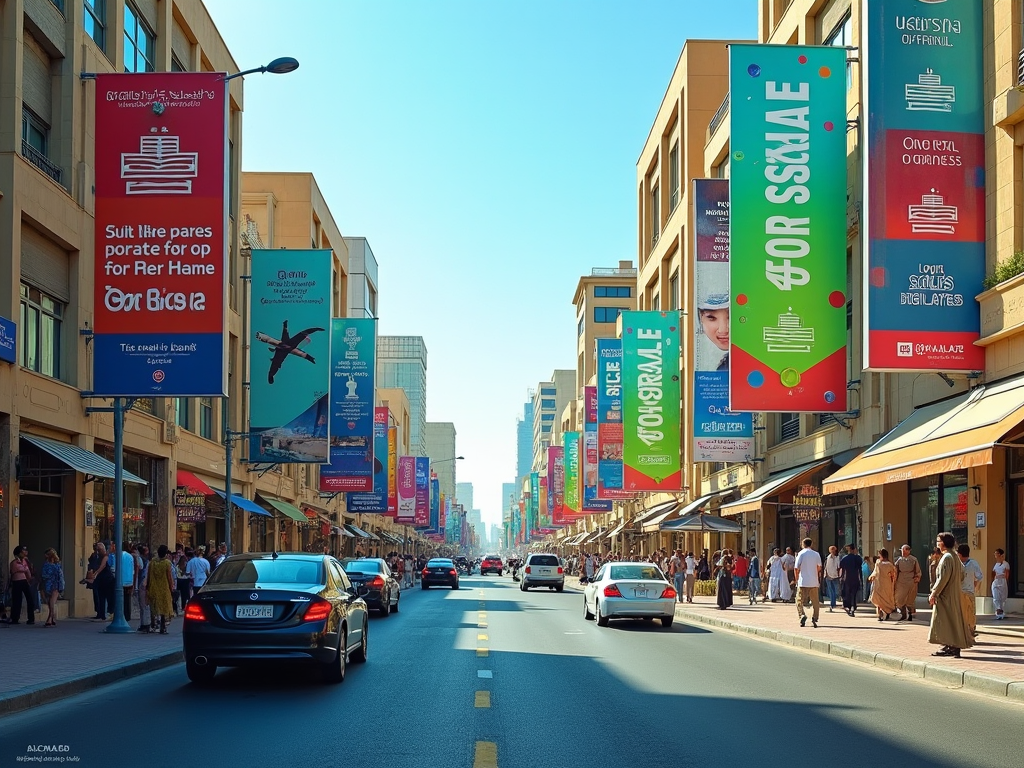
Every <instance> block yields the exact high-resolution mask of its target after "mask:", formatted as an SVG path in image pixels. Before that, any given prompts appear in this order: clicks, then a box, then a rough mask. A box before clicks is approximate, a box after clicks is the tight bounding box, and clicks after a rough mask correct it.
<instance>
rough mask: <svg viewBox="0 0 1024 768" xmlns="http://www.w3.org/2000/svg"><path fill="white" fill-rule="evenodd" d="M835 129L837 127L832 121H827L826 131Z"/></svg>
mask: <svg viewBox="0 0 1024 768" xmlns="http://www.w3.org/2000/svg"><path fill="white" fill-rule="evenodd" d="M835 127H836V126H835V124H834V123H833V122H832V121H831V120H826V121H825V130H826V131H831V130H832V129H833V128H835Z"/></svg>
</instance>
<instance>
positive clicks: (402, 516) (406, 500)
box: [396, 456, 416, 525]
mask: <svg viewBox="0 0 1024 768" xmlns="http://www.w3.org/2000/svg"><path fill="white" fill-rule="evenodd" d="M396 482H397V488H398V513H397V517H396V519H397V520H398V522H400V523H406V524H408V525H412V524H413V523H415V522H416V457H415V456H399V457H398V476H397V478H396Z"/></svg>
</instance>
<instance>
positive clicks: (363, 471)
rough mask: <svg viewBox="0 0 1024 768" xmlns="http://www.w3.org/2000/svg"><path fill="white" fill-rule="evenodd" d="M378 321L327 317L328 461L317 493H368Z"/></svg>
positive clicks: (372, 463)
mask: <svg viewBox="0 0 1024 768" xmlns="http://www.w3.org/2000/svg"><path fill="white" fill-rule="evenodd" d="M376 369H377V321H376V320H374V319H373V318H352V317H336V318H334V319H333V320H331V394H330V406H331V408H330V424H331V454H330V455H331V460H330V463H329V464H328V465H327V466H323V467H320V490H321V491H372V490H373V477H374V473H375V470H374V460H373V459H374V456H373V454H374V444H373V435H374V427H373V419H374V405H373V404H374V401H375V393H376V376H375V372H376Z"/></svg>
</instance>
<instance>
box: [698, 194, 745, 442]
mask: <svg viewBox="0 0 1024 768" xmlns="http://www.w3.org/2000/svg"><path fill="white" fill-rule="evenodd" d="M693 201H694V202H693V219H694V231H695V236H694V239H695V247H694V256H695V258H694V264H693V296H692V297H691V298H692V302H691V304H690V306H691V307H693V308H694V312H695V315H696V316H695V318H694V322H693V333H694V339H693V360H694V364H693V460H694V461H749V460H750V459H751V457H752V456H753V453H754V419H753V416H752V414H750V413H739V412H736V411H733V410H730V408H729V314H730V306H729V180H728V179H694V180H693Z"/></svg>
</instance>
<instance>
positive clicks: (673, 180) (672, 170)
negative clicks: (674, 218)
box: [668, 140, 679, 213]
mask: <svg viewBox="0 0 1024 768" xmlns="http://www.w3.org/2000/svg"><path fill="white" fill-rule="evenodd" d="M668 165H669V167H668V187H669V192H670V195H671V196H670V198H669V212H670V213H671V212H672V211H674V210H675V209H676V206H677V205H679V141H678V140H676V142H675V143H674V144H673V145H672V150H671V151H670V152H669V153H668Z"/></svg>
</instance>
